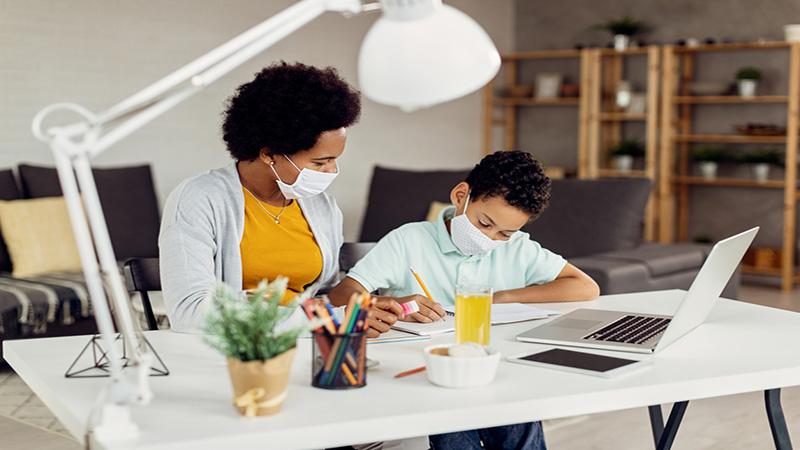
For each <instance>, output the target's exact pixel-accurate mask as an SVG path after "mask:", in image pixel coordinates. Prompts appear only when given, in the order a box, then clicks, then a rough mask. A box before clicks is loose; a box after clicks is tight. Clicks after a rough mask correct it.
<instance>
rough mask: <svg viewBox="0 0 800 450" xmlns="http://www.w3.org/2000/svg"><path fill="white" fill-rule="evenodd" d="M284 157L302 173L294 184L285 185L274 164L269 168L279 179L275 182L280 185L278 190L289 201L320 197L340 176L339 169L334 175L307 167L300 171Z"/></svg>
mask: <svg viewBox="0 0 800 450" xmlns="http://www.w3.org/2000/svg"><path fill="white" fill-rule="evenodd" d="M283 156H284V157H285V158H286V159H287V160H288V161H289V163H290V164H291V165H292V166H294V168H295V169H297V171H298V172H300V175H298V176H297V179H296V180H295V181H294V183H292V184H286V183H284V182H283V180H281V177H280V175H278V172H276V171H275V167H273V165H272V164H270V166H269V167H270V168H271V169H272V172H273V173H275V177H277V178H278V179H277V180H275V181H276V182H277V183H278V189H280V190H281V192H282V193H283V196H284V197H286V198H287V199H289V200H293V199H296V198H308V197H313V196H315V195H319V194H321V193H323V192H324V191H325V190H326V189H328V186H330V185H331V183H333V180H334V179H335V178H336V176H337V175H339V168H338V167H337V168H336V172H334V173H328V172H319V171H317V170H311V169H306V168H305V167H304V168H303V170H300V168H299V167H297V166H296V165H295V164H294V162H293V161H292V160H291V159H290V158H289V157H288V156H286V155H283Z"/></svg>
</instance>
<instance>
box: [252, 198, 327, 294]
mask: <svg viewBox="0 0 800 450" xmlns="http://www.w3.org/2000/svg"><path fill="white" fill-rule="evenodd" d="M243 194H244V234H242V242H241V243H240V244H239V250H240V252H241V254H242V288H243V289H253V288H255V287H257V286H258V283H259V282H260V281H261V280H262V279H265V278H266V279H268V280H274V279H275V278H276V277H277V276H278V275H284V276H286V277H287V278H289V289H288V290H287V291H286V295H285V296H284V298H283V302H284V303H285V302H288V301H291V300H292V298H294V296H295V295H296V294H298V293H300V292H303V290H305V287H306V286H308V285H309V284H311V283H313V282H314V280H316V279H317V277H319V275H320V273H322V251H321V250H320V249H319V245H317V241H316V240H315V239H314V233H313V232H312V231H311V227H310V226H309V225H308V221H306V218H305V216H303V211H302V210H301V209H300V206H299V205H298V204H297V202H296V201H292V203H291V204H290V205H289V206H287V207H286V209H285V210H284V211H283V213H281V214H280V223H275V219H274V217H271V216H270V215H269V214H267V212H266V211H269V213H270V214H272V216H277V215H278V214H279V213H280V211H281V208H280V207H276V206H272V205H269V204H267V203H264V202H261V201H259V200H257V199H256V198H255V197H254V196H253V195H252V194H250V192H248V191H246V190H243ZM262 207H263V209H262ZM264 209H266V211H265V210H264Z"/></svg>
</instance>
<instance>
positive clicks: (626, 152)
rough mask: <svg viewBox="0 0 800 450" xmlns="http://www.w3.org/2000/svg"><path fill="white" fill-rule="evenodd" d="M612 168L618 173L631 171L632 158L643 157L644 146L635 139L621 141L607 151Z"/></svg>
mask: <svg viewBox="0 0 800 450" xmlns="http://www.w3.org/2000/svg"><path fill="white" fill-rule="evenodd" d="M609 153H610V155H611V160H612V161H613V163H614V168H615V169H617V170H619V171H620V172H630V171H631V169H633V158H635V157H638V156H644V145H642V143H641V142H640V141H638V140H636V139H623V140H622V141H620V142H619V143H618V144H616V145H614V146H613V147H611V148H610V149H609Z"/></svg>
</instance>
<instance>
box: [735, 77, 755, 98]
mask: <svg viewBox="0 0 800 450" xmlns="http://www.w3.org/2000/svg"><path fill="white" fill-rule="evenodd" d="M737 86H738V87H739V96H740V97H755V95H756V87H757V86H758V81H756V80H738V81H737Z"/></svg>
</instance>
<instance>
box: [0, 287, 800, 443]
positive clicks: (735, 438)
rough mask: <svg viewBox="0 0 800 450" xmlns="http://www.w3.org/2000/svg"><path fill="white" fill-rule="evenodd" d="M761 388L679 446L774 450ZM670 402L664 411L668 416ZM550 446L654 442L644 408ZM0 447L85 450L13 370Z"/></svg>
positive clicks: (695, 418)
mask: <svg viewBox="0 0 800 450" xmlns="http://www.w3.org/2000/svg"><path fill="white" fill-rule="evenodd" d="M740 296H741V298H742V299H744V300H746V301H749V302H752V303H758V304H762V305H766V306H772V307H776V308H782V309H788V310H792V311H798V312H800V291H794V292H791V293H786V294H784V293H781V292H780V291H779V290H777V289H774V288H768V287H758V286H744V287H743V288H742V290H741V293H740ZM782 401H783V407H784V413H785V414H786V421H787V423H788V425H789V430H790V432H791V433H792V441H793V442H794V443H795V444H798V445H800V387H797V388H791V389H784V390H783V395H782ZM763 405H764V399H763V394H761V393H752V394H743V395H735V396H730V397H723V398H715V399H709V400H699V401H694V402H691V403H690V404H689V408H688V410H687V412H686V415H685V416H684V421H683V423H682V425H681V428H680V431H679V432H678V436H677V439H676V441H675V445H674V446H673V448H674V449H675V450H689V449H691V450H738V449H742V450H743V449H748V450H749V449H767V448H772V443H771V436H770V432H769V425H768V424H767V419H766V414H765V412H764V407H763ZM668 406H669V405H665V407H664V416H665V417H666V416H667V415H668V414H669V409H668ZM544 429H545V435H546V437H547V445H548V448H550V449H556V450H560V449H568V450H634V449H637V450H638V449H647V448H652V438H651V435H650V425H649V421H648V415H647V411H646V410H645V409H632V410H625V411H617V412H612V413H604V414H595V415H591V416H580V417H572V418H569V419H560V420H552V421H547V422H545V424H544ZM0 436H2V439H0V449H20V448H31V449H42V450H75V449H79V448H81V446H80V445H79V444H78V442H77V441H76V440H74V439H73V438H72V437H71V436H69V434H68V433H67V432H66V431H65V430H64V428H63V427H62V426H61V424H60V423H59V422H58V420H57V419H56V418H55V417H53V415H52V414H51V413H50V411H49V410H48V409H47V407H45V406H44V405H43V404H42V403H41V402H40V401H39V399H38V398H37V397H36V395H34V394H33V393H32V392H31V391H30V389H29V388H28V387H27V386H26V385H25V383H24V382H23V381H22V380H21V379H20V378H19V377H17V376H16V375H15V374H14V373H13V372H12V371H10V370H6V371H0Z"/></svg>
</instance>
